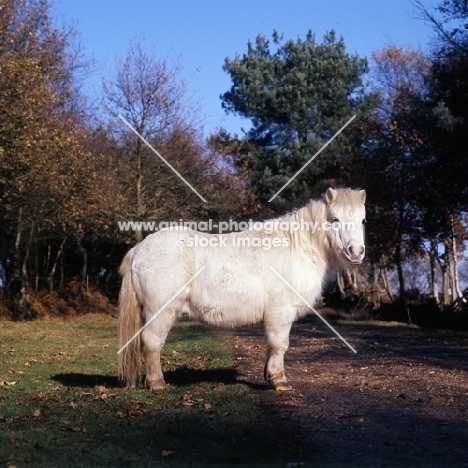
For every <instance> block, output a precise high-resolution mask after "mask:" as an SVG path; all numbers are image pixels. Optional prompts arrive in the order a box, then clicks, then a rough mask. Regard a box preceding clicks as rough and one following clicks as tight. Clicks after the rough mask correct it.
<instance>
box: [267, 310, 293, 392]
mask: <svg viewBox="0 0 468 468" xmlns="http://www.w3.org/2000/svg"><path fill="white" fill-rule="evenodd" d="M291 325H292V321H291V322H289V321H288V322H286V323H285V322H281V321H279V323H278V322H275V320H274V319H273V320H271V321H266V322H265V334H266V338H267V357H266V364H265V380H266V381H267V383H268V384H269V385H271V386H272V387H273V388H274V389H275V390H279V391H287V390H292V386H291V385H289V384H288V380H287V379H286V375H285V373H284V354H285V353H286V351H287V350H288V347H289V332H290V331H291Z"/></svg>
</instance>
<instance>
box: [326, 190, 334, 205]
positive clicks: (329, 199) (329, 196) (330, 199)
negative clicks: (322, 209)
mask: <svg viewBox="0 0 468 468" xmlns="http://www.w3.org/2000/svg"><path fill="white" fill-rule="evenodd" d="M325 200H326V201H327V203H328V204H329V205H331V204H332V203H333V202H334V201H335V200H336V190H335V189H332V188H331V187H330V188H329V189H328V190H327V192H326V193H325Z"/></svg>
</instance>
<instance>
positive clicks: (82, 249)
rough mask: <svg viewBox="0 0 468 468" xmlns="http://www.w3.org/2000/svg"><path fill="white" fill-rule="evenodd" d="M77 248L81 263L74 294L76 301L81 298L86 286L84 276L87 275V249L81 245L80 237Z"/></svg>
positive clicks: (79, 300)
mask: <svg viewBox="0 0 468 468" xmlns="http://www.w3.org/2000/svg"><path fill="white" fill-rule="evenodd" d="M78 249H79V251H80V253H81V258H82V261H83V263H82V267H81V275H80V282H79V283H78V292H77V295H76V296H77V300H78V302H81V301H82V300H83V293H84V291H85V288H86V278H87V276H88V251H87V250H86V248H85V247H84V246H83V244H82V241H81V239H80V240H79V242H78Z"/></svg>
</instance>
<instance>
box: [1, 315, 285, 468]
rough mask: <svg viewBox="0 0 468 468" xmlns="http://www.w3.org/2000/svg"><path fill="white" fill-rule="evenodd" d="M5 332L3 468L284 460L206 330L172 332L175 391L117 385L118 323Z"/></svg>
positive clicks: (170, 367) (169, 348)
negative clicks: (152, 390) (125, 387)
mask: <svg viewBox="0 0 468 468" xmlns="http://www.w3.org/2000/svg"><path fill="white" fill-rule="evenodd" d="M0 325H1V331H0V466H16V467H18V468H20V467H23V466H37V467H41V468H43V467H44V468H46V467H56V466H69V467H98V466H99V467H102V466H132V467H139V466H145V467H146V466H165V465H169V466H205V465H206V464H212V465H217V464H225V463H231V464H234V465H242V464H249V466H250V465H253V464H256V463H259V464H261V463H269V462H273V461H275V460H276V461H278V460H279V458H281V455H280V454H279V453H278V447H277V443H276V440H277V439H278V437H280V435H279V434H278V433H276V432H275V429H274V428H268V423H267V422H265V426H263V427H264V428H265V432H264V433H262V429H261V428H262V424H259V421H261V420H262V418H263V417H264V414H263V413H262V410H261V409H259V407H258V406H257V404H256V401H255V399H254V397H253V396H251V394H250V393H249V387H248V386H247V385H246V384H245V383H244V382H240V381H238V380H237V373H236V369H235V365H234V364H233V362H232V360H231V356H230V350H229V348H227V347H226V345H223V344H222V343H220V342H219V341H218V340H217V338H216V336H215V335H213V333H212V332H211V330H210V329H208V328H205V327H203V326H201V325H199V324H197V323H193V322H180V323H179V324H178V325H177V326H176V327H175V328H174V329H173V331H172V332H171V334H170V335H169V339H168V343H167V344H166V347H165V349H164V354H163V364H164V369H165V375H166V380H167V381H168V382H169V383H170V384H171V387H170V389H169V390H168V391H163V392H150V391H148V390H146V389H144V388H140V389H136V390H128V389H122V388H119V387H118V385H117V378H116V376H117V342H116V320H115V319H114V318H112V317H109V316H104V315H87V316H83V317H80V318H76V319H73V320H68V321H59V320H50V321H38V322H28V323H18V322H7V321H3V322H1V324H0ZM259 431H260V433H259ZM278 457H279V458H278ZM283 466H284V463H283Z"/></svg>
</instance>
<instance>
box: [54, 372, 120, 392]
mask: <svg viewBox="0 0 468 468" xmlns="http://www.w3.org/2000/svg"><path fill="white" fill-rule="evenodd" d="M52 380H55V381H56V382H59V383H61V384H62V385H65V386H66V387H79V388H94V387H97V386H98V385H102V386H103V387H106V388H115V387H119V379H118V378H117V376H113V375H98V374H79V373H68V374H56V375H54V376H52Z"/></svg>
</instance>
